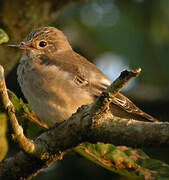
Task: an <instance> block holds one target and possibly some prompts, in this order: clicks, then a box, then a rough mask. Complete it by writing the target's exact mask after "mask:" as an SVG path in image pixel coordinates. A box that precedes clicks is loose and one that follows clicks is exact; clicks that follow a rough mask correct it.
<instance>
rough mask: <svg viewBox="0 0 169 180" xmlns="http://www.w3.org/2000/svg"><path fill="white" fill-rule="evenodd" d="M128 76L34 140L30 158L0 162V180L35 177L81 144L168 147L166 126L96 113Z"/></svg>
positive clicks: (103, 112) (102, 112)
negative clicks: (98, 143)
mask: <svg viewBox="0 0 169 180" xmlns="http://www.w3.org/2000/svg"><path fill="white" fill-rule="evenodd" d="M129 72H130V71H129ZM137 72H139V71H137ZM129 74H130V75H129ZM131 74H132V73H126V74H125V73H123V74H122V75H124V76H120V78H122V80H120V78H119V79H117V80H116V81H115V82H116V83H115V85H117V86H116V87H115V85H113V84H112V85H111V86H112V88H108V89H107V91H106V93H102V94H101V96H100V97H99V98H98V99H97V101H96V102H95V103H93V104H91V105H84V106H82V107H80V108H79V109H78V110H77V112H76V113H75V114H73V115H72V117H70V118H69V119H68V120H67V121H64V122H62V123H61V124H59V125H58V126H55V127H53V128H51V129H50V130H48V131H46V132H45V133H43V134H41V135H40V136H39V137H38V138H36V139H35V141H34V146H35V148H34V152H33V154H34V156H32V155H30V154H27V153H24V152H19V153H18V154H17V155H15V156H14V157H12V158H9V159H6V160H5V161H4V162H3V163H1V164H0V179H5V178H6V179H20V178H21V177H22V178H23V179H24V178H25V179H27V178H30V177H32V176H33V175H35V174H37V173H38V172H39V171H40V169H42V168H44V167H47V166H49V165H50V164H51V163H53V162H54V161H55V160H57V159H60V158H62V156H63V154H64V153H66V152H67V150H69V149H70V148H72V147H75V146H77V145H78V144H80V143H82V142H85V141H88V142H91V143H96V142H104V143H112V144H114V145H130V146H134V147H135V146H140V147H143V146H150V145H151V147H152V146H156V147H158V146H160V147H161V146H167V147H168V146H169V123H167V122H164V123H162V122H156V123H151V122H142V121H137V120H127V119H121V118H117V117H114V116H113V115H112V114H111V112H110V111H109V110H106V111H103V109H102V110H101V111H98V109H99V108H98V107H100V105H103V106H104V107H105V109H108V108H107V106H108V105H109V104H110V103H109V101H111V96H113V95H115V94H116V93H117V92H118V91H119V90H120V89H121V87H123V84H124V83H125V82H126V79H130V78H131V77H132V76H133V75H131ZM134 74H135V73H134ZM128 75H129V76H128ZM127 77H128V78H127ZM117 82H118V83H117ZM120 82H121V83H120ZM111 90H113V91H112V92H113V93H114V94H113V93H112V94H110V96H107V94H109V93H110V91H111ZM106 100H108V103H104V102H107V101H106ZM95 108H96V110H95ZM96 112H97V113H96ZM96 114H97V119H96ZM93 118H94V119H95V120H93ZM30 163H31V166H30Z"/></svg>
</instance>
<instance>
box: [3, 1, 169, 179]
mask: <svg viewBox="0 0 169 180" xmlns="http://www.w3.org/2000/svg"><path fill="white" fill-rule="evenodd" d="M9 2H10V1H8V0H7V1H4V0H0V4H1V7H0V26H1V27H2V28H3V29H4V30H6V32H7V33H8V34H9V36H10V37H11V40H10V41H11V42H12V41H14V42H16V41H20V40H22V38H23V37H24V36H26V34H27V33H28V32H29V31H30V30H31V29H33V28H36V27H39V26H45V25H51V26H55V27H57V28H59V29H60V30H62V31H63V32H64V33H65V35H66V36H67V37H68V39H69V41H70V43H71V45H72V47H73V49H74V50H75V51H77V52H78V53H80V54H81V55H83V56H85V57H86V58H87V59H88V60H90V61H92V62H93V63H95V64H96V65H97V66H99V67H100V68H101V69H102V70H103V71H104V73H105V74H106V75H107V76H108V77H109V78H110V79H112V80H114V79H115V78H116V77H117V76H118V75H119V74H120V72H121V71H122V70H124V69H126V68H130V69H135V68H137V67H141V68H142V72H141V74H140V76H139V77H138V78H137V79H135V80H133V81H132V82H131V83H129V85H128V86H127V87H126V88H125V91H124V93H125V94H126V95H127V96H128V97H129V98H130V99H132V100H133V101H134V102H135V103H136V104H137V105H138V106H139V107H141V108H142V109H143V110H145V111H146V112H148V113H150V114H152V115H154V116H155V117H157V118H158V119H160V120H161V121H167V120H168V119H169V113H168V107H169V93H168V91H169V1H167V0H161V1H159V0H147V1H145V0H90V1H87V2H77V3H74V4H71V5H69V6H67V7H66V8H64V9H61V10H60V11H58V10H57V11H56V9H57V8H56V7H55V6H56V5H57V3H59V1H56V2H55V3H54V1H52V0H49V1H47V0H46V1H43V2H42V3H40V1H36V2H37V4H34V2H33V1H31V0H30V1H29V0H28V1H27V3H25V4H23V1H22V0H17V1H13V2H11V3H13V4H12V5H11V6H10V3H9ZM38 3H39V4H38ZM45 3H46V4H45ZM52 3H53V4H52ZM19 5H20V6H19ZM42 5H43V9H42ZM54 5H55V6H54ZM38 6H39V9H38ZM11 7H12V8H11ZM18 7H20V9H19V10H18ZM4 12H6V14H3V13H4ZM12 12H15V14H14V13H12ZM35 12H37V13H35ZM50 12H52V13H50ZM34 13H35V14H34ZM37 14H38V15H37ZM22 15H23V17H22ZM24 16H25V17H26V18H25V17H24ZM18 17H19V18H18ZM38 17H41V19H38ZM23 18H25V19H24V20H23ZM16 19H17V20H16ZM22 21H23V22H22ZM22 27H23V28H22ZM0 53H1V57H0V63H2V64H3V65H4V66H5V69H6V72H7V74H6V78H7V86H8V88H9V89H11V90H13V91H14V92H15V93H16V94H17V95H18V96H19V97H22V94H21V92H20V90H19V87H18V84H17V81H16V67H17V65H15V64H16V60H13V59H19V56H20V53H19V52H18V51H16V50H13V49H9V48H6V47H0ZM12 146H14V144H12ZM145 152H146V153H148V154H149V155H150V156H151V157H153V158H156V159H161V160H163V161H165V162H167V163H169V155H167V150H166V149H161V148H158V149H157V148H156V149H145ZM47 178H50V179H58V180H64V179H67V178H69V179H98V180H99V179H103V178H106V179H125V178H124V177H119V176H118V175H114V174H113V173H112V172H109V171H108V170H104V169H103V168H101V167H97V166H96V165H95V164H92V163H91V162H89V161H88V160H85V159H84V158H82V157H80V156H77V155H72V154H69V155H67V156H65V157H64V159H63V160H62V161H58V162H56V163H55V165H54V166H52V167H51V168H49V169H47V170H45V171H43V172H42V173H40V174H39V175H38V176H36V177H35V178H33V179H35V180H38V179H47Z"/></svg>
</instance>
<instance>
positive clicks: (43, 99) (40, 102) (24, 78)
mask: <svg viewBox="0 0 169 180" xmlns="http://www.w3.org/2000/svg"><path fill="white" fill-rule="evenodd" d="M17 75H18V82H19V84H20V86H21V89H22V91H23V94H24V96H25V98H26V99H27V101H28V103H29V104H30V105H31V107H32V109H33V110H34V111H35V113H36V114H37V116H38V117H39V118H40V120H42V121H43V122H45V123H46V124H47V125H48V126H53V125H54V124H55V123H56V122H61V121H63V120H66V119H68V118H69V117H70V116H71V115H72V113H74V112H76V110H77V108H78V107H80V106H81V105H83V104H89V103H92V102H93V97H92V96H91V95H90V94H89V93H88V92H87V91H86V90H85V89H82V88H79V87H78V86H77V85H76V84H75V83H74V82H73V80H72V77H71V76H70V74H69V73H67V72H64V71H62V70H60V69H59V68H58V67H57V66H46V65H39V64H38V63H35V62H33V61H31V60H28V59H21V61H20V65H19V66H18V69H17Z"/></svg>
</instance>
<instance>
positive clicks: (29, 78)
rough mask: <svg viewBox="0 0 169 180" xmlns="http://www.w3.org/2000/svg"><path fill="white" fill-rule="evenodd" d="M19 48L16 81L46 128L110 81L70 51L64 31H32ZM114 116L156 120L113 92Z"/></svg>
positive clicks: (69, 112) (100, 90)
mask: <svg viewBox="0 0 169 180" xmlns="http://www.w3.org/2000/svg"><path fill="white" fill-rule="evenodd" d="M9 46H11V47H17V48H19V49H21V50H23V54H22V57H21V59H20V64H19V66H18V69H17V75H18V82H19V84H20V86H21V89H22V91H23V93H24V95H25V97H26V99H27V100H28V103H29V104H30V105H31V107H32V108H33V110H34V111H35V113H36V114H37V116H38V117H39V118H40V120H41V121H43V122H44V123H46V124H47V125H48V126H49V127H51V126H53V125H54V124H55V123H58V122H62V121H63V120H66V119H68V118H69V117H70V116H71V115H72V113H74V112H76V110H77V108H78V107H80V106H81V105H84V104H90V103H92V102H94V101H95V99H96V98H97V96H99V95H100V93H101V92H102V91H103V90H104V89H105V88H107V87H108V86H109V85H110V84H111V81H110V80H109V79H108V78H107V77H106V76H105V75H104V74H103V73H102V72H101V71H100V70H99V69H98V68H97V67H96V66H95V65H94V64H92V63H90V62H89V61H87V60H86V59H85V58H84V57H82V56H80V55H79V54H77V53H76V52H74V51H73V50H72V48H71V46H70V44H69V42H68V40H67V38H66V37H65V36H64V34H63V33H62V32H61V31H59V30H58V29H56V28H54V27H42V28H39V29H36V30H33V31H32V32H31V33H29V34H28V35H27V36H26V38H25V39H24V40H23V41H22V42H20V43H19V44H13V45H9ZM111 110H112V113H113V115H114V116H118V117H122V118H127V119H129V118H131V119H139V120H142V121H156V119H155V118H153V117H152V116H150V115H148V114H146V113H145V112H143V111H142V110H140V109H139V108H138V107H136V106H135V105H134V104H133V103H132V102H131V101H130V100H129V99H128V98H126V97H125V96H124V95H122V94H120V93H119V94H117V95H116V97H115V98H114V100H113V102H112V104H111Z"/></svg>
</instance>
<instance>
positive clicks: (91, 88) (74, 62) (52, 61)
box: [39, 51, 156, 121]
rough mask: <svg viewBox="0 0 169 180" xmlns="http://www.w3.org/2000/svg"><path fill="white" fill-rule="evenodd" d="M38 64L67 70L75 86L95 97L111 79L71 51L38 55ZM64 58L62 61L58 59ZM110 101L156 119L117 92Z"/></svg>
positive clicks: (142, 117) (127, 109)
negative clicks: (52, 55) (52, 54)
mask: <svg viewBox="0 0 169 180" xmlns="http://www.w3.org/2000/svg"><path fill="white" fill-rule="evenodd" d="M39 60H40V64H41V65H46V66H51V65H54V66H57V67H59V68H60V69H62V70H63V71H65V72H69V74H70V76H71V77H72V80H73V81H74V83H75V84H76V85H77V87H80V88H83V89H85V90H86V91H88V92H89V94H90V95H91V96H92V97H93V99H96V97H98V96H99V95H100V94H101V92H102V91H104V90H105V89H106V88H107V87H108V86H109V85H110V84H111V81H110V80H109V79H108V78H107V77H106V76H105V75H104V74H103V73H102V71H101V70H99V69H98V68H97V67H96V66H95V65H94V64H92V63H90V62H89V61H87V60H86V59H85V58H84V57H82V56H80V55H79V54H77V53H75V52H73V51H67V52H64V53H59V54H57V55H56V56H55V57H54V58H49V57H45V56H44V55H43V56H41V57H39ZM63 60H65V62H64V63H61V62H60V61H63ZM112 103H113V104H114V108H117V109H121V111H125V112H127V113H128V114H132V115H137V116H140V117H141V119H143V120H149V121H156V119H155V118H153V117H151V116H150V115H148V114H146V113H144V112H143V111H142V110H140V109H139V108H138V107H137V106H135V105H134V104H133V103H132V102H131V101H130V100H129V99H128V98H127V97H125V96H124V95H122V94H120V93H118V94H117V95H116V96H115V97H114V99H113V101H112Z"/></svg>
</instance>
